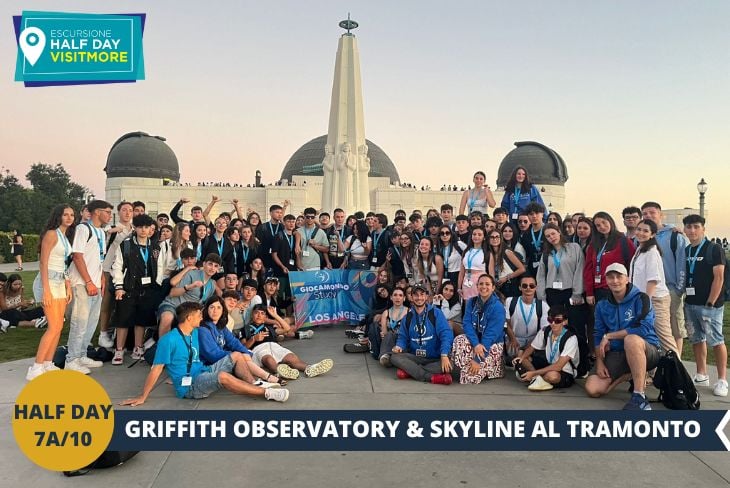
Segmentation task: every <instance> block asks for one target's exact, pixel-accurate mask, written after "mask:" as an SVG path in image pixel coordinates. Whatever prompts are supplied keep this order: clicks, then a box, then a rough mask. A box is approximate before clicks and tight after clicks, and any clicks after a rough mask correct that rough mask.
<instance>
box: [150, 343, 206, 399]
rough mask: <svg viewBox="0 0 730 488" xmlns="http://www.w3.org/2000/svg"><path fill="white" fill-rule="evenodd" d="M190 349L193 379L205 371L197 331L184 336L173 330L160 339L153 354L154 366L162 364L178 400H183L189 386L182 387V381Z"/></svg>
mask: <svg viewBox="0 0 730 488" xmlns="http://www.w3.org/2000/svg"><path fill="white" fill-rule="evenodd" d="M191 348H192V352H193V359H192V364H191V366H190V376H192V377H193V378H195V377H196V376H197V375H199V374H200V373H202V372H203V371H205V370H206V368H205V367H204V366H203V363H202V362H200V354H199V353H198V351H199V350H200V345H199V343H198V329H193V333H192V334H191V335H189V336H185V337H184V338H183V335H182V334H181V333H180V329H173V330H171V331H170V332H168V333H167V334H165V335H164V336H162V338H161V339H160V341H159V342H158V343H157V351H156V352H155V360H154V365H158V364H162V365H164V366H165V367H166V368H167V373H168V374H169V375H170V378H172V384H173V385H174V386H175V393H176V394H177V396H178V397H180V398H185V395H186V394H187V392H188V390H189V389H190V387H189V386H182V379H183V377H184V376H186V375H187V372H188V359H189V358H190V349H191Z"/></svg>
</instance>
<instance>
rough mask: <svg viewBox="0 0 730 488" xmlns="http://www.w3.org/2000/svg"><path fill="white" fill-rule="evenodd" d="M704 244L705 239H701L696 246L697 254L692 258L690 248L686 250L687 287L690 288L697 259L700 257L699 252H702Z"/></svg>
mask: <svg viewBox="0 0 730 488" xmlns="http://www.w3.org/2000/svg"><path fill="white" fill-rule="evenodd" d="M705 242H707V237H705V238H703V239H702V242H700V245H699V246H697V252H696V253H695V255H694V256H692V248H691V247H690V248H689V249H688V250H687V254H689V256H688V257H687V261H688V262H689V283H688V284H689V286H692V283H693V282H694V274H695V265H697V257H698V256H699V255H700V251H701V250H702V247H703V246H704V245H705Z"/></svg>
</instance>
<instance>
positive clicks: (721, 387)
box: [712, 380, 727, 397]
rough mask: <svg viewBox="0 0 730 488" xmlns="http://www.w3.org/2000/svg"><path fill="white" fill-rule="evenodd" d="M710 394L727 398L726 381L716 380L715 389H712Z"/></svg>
mask: <svg viewBox="0 0 730 488" xmlns="http://www.w3.org/2000/svg"><path fill="white" fill-rule="evenodd" d="M712 394H713V395H715V396H721V397H725V396H727V380H717V383H715V387H714V388H713V389H712Z"/></svg>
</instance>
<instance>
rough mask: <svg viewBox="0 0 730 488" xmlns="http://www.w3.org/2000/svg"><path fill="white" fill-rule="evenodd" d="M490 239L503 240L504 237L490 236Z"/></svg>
mask: <svg viewBox="0 0 730 488" xmlns="http://www.w3.org/2000/svg"><path fill="white" fill-rule="evenodd" d="M489 238H490V239H501V238H502V236H489Z"/></svg>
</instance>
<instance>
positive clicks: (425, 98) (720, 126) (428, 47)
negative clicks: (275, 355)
mask: <svg viewBox="0 0 730 488" xmlns="http://www.w3.org/2000/svg"><path fill="white" fill-rule="evenodd" d="M23 9H25V10H54V11H67V12H93V13H138V12H143V13H146V14H147V22H146V26H145V33H144V58H145V71H146V76H147V79H146V80H144V81H140V82H137V83H134V84H118V85H100V86H84V85H82V86H76V87H50V88H24V87H23V84H22V83H18V82H14V81H13V74H14V69H15V59H16V53H17V49H16V43H15V37H14V33H13V27H12V16H13V15H18V14H20V13H21V12H22V10H23ZM348 11H349V12H351V15H352V18H353V19H354V20H356V21H357V22H359V23H360V27H359V28H358V29H357V30H356V31H355V32H354V33H355V35H356V36H357V38H358V42H359V48H360V56H361V58H360V62H361V68H362V82H363V94H364V110H365V128H366V134H367V137H368V139H371V140H372V141H373V142H375V143H376V144H378V145H379V146H380V147H381V148H382V149H383V150H384V151H386V153H387V154H388V155H389V156H390V158H391V159H392V160H393V162H394V163H395V165H396V167H397V168H398V171H399V173H400V176H401V180H402V181H408V182H412V183H415V184H417V185H418V186H420V185H431V186H432V187H434V188H436V189H438V188H440V187H441V185H442V184H444V182H446V183H453V184H458V185H459V186H462V185H464V186H465V185H467V184H469V183H470V182H471V176H472V175H473V173H474V172H475V171H476V170H483V171H484V172H485V173H486V174H487V179H488V181H489V182H490V184H491V185H492V186H494V184H495V183H494V182H495V180H496V176H497V175H496V173H497V168H498V167H499V163H500V162H501V160H502V158H503V157H504V156H505V155H506V154H507V153H508V152H509V151H510V150H511V149H513V147H514V146H513V143H514V142H515V141H525V140H533V141H539V142H541V143H543V144H545V145H547V146H550V147H551V148H553V149H555V150H556V151H557V152H558V153H559V154H560V155H561V156H562V157H563V159H564V160H565V162H566V164H567V166H568V173H569V180H568V182H567V184H566V195H567V208H568V209H569V210H576V211H577V210H581V211H585V212H587V213H590V214H592V213H593V212H595V211H597V210H608V211H609V212H611V213H612V214H614V216H616V217H620V210H621V208H623V207H624V206H627V205H629V204H634V205H640V204H641V203H642V202H644V201H646V200H657V201H659V202H660V203H661V204H662V205H663V206H664V207H665V208H678V207H697V205H698V203H697V201H698V194H697V189H696V185H697V182H698V181H699V180H700V178H702V177H704V178H705V180H706V181H707V182H708V184H709V191H708V193H707V208H708V211H709V217H710V220H709V221H708V233H710V234H711V235H724V236H728V235H730V212H728V211H727V209H728V208H730V192H728V191H727V190H723V189H722V187H723V186H724V185H726V184H728V183H730V165H729V163H730V137H729V136H730V29H728V23H727V22H728V18H730V2H727V1H724V0H723V1H702V2H679V1H666V0H663V1H642V2H638V1H633V2H629V1H611V2H585V1H577V0H576V1H557V0H556V1H552V2H545V1H538V0H535V1H511V2H487V1H469V2H467V1H456V2H451V4H450V5H448V6H447V5H446V4H445V3H444V2H435V1H418V2H416V1H399V2H385V1H367V2H366V1H362V2H355V1H350V2H348V1H337V2H335V1H329V2H327V1H314V2H301V1H281V2H253V1H218V2H208V3H200V2H188V1H174V2H173V1H156V2H142V1H128V2H122V1H120V2H109V3H99V2H79V1H66V0H60V1H53V2H51V1H25V2H2V3H1V4H0V19H1V21H0V35H1V37H0V39H1V41H0V65H2V66H3V67H4V75H3V76H2V77H0V106H1V107H2V111H0V166H4V167H5V168H7V169H9V170H10V171H11V172H12V173H14V174H15V175H16V176H18V177H19V178H20V179H23V177H24V175H25V173H26V172H27V171H28V169H29V167H30V165H31V164H32V163H35V162H39V161H40V162H45V163H56V162H61V163H63V165H64V166H65V167H66V169H67V170H68V171H69V172H70V173H71V175H72V177H73V179H74V180H75V181H77V182H79V183H81V184H83V185H86V186H88V187H90V188H91V189H92V190H93V191H94V193H95V194H96V195H97V196H103V194H104V179H105V174H104V172H103V171H102V169H103V167H104V164H105V160H106V156H107V153H108V151H109V148H110V147H111V145H112V144H113V143H114V141H115V140H116V139H117V138H118V137H119V136H121V135H122V134H124V133H127V132H131V131H136V130H142V131H145V132H149V133H150V134H155V135H162V136H165V137H166V138H167V142H168V144H169V145H170V147H171V148H172V149H173V150H174V151H175V153H176V155H177V157H178V160H179V161H180V172H181V175H182V181H183V182H192V183H193V184H194V183H195V182H197V181H230V182H232V183H244V184H246V183H250V182H252V181H253V176H254V172H255V170H256V169H261V171H262V172H263V178H264V181H265V182H272V181H274V180H276V179H278V177H279V175H280V174H281V170H282V168H283V166H284V164H285V163H286V161H287V160H288V159H289V157H290V156H291V154H292V153H293V152H294V151H296V150H297V149H298V148H299V147H300V146H301V145H302V144H304V143H305V142H307V141H309V140H310V139H312V138H314V137H317V136H320V135H322V134H325V133H326V132H327V122H328V115H329V101H330V95H331V87H332V76H333V70H334V60H335V52H336V49H337V41H338V38H339V36H340V35H341V33H342V32H343V31H342V30H341V29H340V28H339V27H338V25H337V24H338V22H339V21H340V20H342V19H344V18H346V17H347V13H348ZM445 168H446V169H445ZM444 174H449V175H450V176H448V178H445V177H444Z"/></svg>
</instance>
